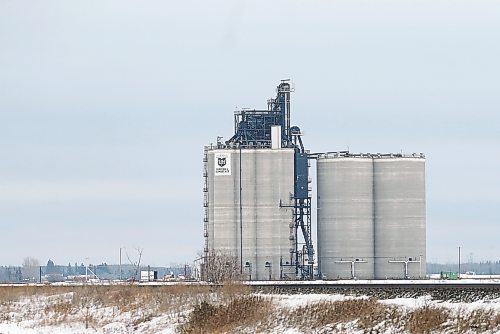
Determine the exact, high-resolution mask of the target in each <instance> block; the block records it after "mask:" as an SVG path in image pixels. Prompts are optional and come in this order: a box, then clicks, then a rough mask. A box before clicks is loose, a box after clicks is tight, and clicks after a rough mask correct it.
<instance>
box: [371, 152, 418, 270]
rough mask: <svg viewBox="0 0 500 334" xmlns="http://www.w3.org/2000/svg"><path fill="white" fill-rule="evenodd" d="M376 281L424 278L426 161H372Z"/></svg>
mask: <svg viewBox="0 0 500 334" xmlns="http://www.w3.org/2000/svg"><path fill="white" fill-rule="evenodd" d="M373 175H374V202H375V208H374V209H375V210H374V217H375V278H376V279H386V278H419V277H425V273H426V266H425V259H426V250H425V247H426V246H425V159H424V158H412V157H397V158H393V157H379V158H376V157H375V158H374V159H373Z"/></svg>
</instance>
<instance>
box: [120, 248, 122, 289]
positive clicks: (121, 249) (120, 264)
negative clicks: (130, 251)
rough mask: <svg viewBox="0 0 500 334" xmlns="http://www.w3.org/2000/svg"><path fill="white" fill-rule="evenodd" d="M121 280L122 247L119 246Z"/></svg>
mask: <svg viewBox="0 0 500 334" xmlns="http://www.w3.org/2000/svg"><path fill="white" fill-rule="evenodd" d="M121 280H122V248H121V247H120V281H121Z"/></svg>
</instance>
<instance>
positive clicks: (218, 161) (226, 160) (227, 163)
mask: <svg viewBox="0 0 500 334" xmlns="http://www.w3.org/2000/svg"><path fill="white" fill-rule="evenodd" d="M214 162H215V175H231V155H230V154H229V153H217V154H215V159H214Z"/></svg>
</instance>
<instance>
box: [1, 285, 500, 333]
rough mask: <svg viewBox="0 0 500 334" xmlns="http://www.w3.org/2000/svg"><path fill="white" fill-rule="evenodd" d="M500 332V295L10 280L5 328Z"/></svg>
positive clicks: (56, 330) (6, 291)
mask: <svg viewBox="0 0 500 334" xmlns="http://www.w3.org/2000/svg"><path fill="white" fill-rule="evenodd" d="M256 332H257V333H289V334H291V333H367V332H369V333H499V332H500V299H488V298H483V299H481V300H477V301H474V302H459V301H458V302H457V301H456V300H454V301H447V300H435V299H432V298H431V297H430V296H421V297H418V298H393V299H377V298H373V297H369V296H362V295H361V296H360V295H357V296H347V295H337V294H261V293H252V292H251V291H250V290H249V288H248V287H247V286H243V285H240V284H237V283H231V284H226V285H224V287H219V288H214V287H208V286H186V285H171V286H156V287H148V286H137V285H119V286H113V285H111V286H110V285H108V286H103V285H84V286H50V285H48V286H2V287H0V334H17V333H29V334H35V333H256Z"/></svg>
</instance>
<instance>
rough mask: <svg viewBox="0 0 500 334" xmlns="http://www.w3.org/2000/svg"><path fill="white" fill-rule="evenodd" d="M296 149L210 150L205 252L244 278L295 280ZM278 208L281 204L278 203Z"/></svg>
mask: <svg viewBox="0 0 500 334" xmlns="http://www.w3.org/2000/svg"><path fill="white" fill-rule="evenodd" d="M294 154H295V151H294V149H289V148H285V149H276V150H272V149H251V148H244V149H241V150H239V149H213V150H209V151H208V154H207V156H208V164H207V169H208V204H207V207H208V224H207V225H208V237H207V238H208V240H207V243H208V251H209V253H210V254H219V255H222V256H224V257H228V258H229V259H230V260H231V261H236V262H237V267H240V266H241V267H242V270H241V271H242V274H243V278H244V279H252V280H269V279H272V280H279V279H292V278H295V275H294V270H293V268H290V267H285V268H281V267H280V263H281V261H283V262H286V261H288V262H290V259H291V253H290V249H293V248H294V242H295V241H294V240H290V224H292V223H293V209H292V208H291V206H292V204H293V202H292V199H291V194H293V192H294ZM280 204H281V205H280Z"/></svg>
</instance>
